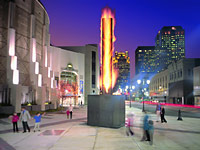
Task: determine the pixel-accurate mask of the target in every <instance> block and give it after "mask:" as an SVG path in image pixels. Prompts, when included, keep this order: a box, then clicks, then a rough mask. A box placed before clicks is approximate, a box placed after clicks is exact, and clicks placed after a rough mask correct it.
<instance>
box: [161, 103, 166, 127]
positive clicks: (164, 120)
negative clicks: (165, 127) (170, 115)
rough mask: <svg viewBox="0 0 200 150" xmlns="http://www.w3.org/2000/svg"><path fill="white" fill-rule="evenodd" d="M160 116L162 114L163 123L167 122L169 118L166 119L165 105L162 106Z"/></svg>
mask: <svg viewBox="0 0 200 150" xmlns="http://www.w3.org/2000/svg"><path fill="white" fill-rule="evenodd" d="M160 116H161V123H163V122H165V123H167V120H166V119H165V108H164V106H162V107H161V111H160Z"/></svg>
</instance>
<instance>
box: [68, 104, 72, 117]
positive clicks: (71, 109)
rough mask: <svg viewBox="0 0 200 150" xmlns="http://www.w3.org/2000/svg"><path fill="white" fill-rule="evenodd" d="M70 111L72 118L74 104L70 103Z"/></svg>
mask: <svg viewBox="0 0 200 150" xmlns="http://www.w3.org/2000/svg"><path fill="white" fill-rule="evenodd" d="M69 113H70V119H72V113H73V106H72V104H70V105H69Z"/></svg>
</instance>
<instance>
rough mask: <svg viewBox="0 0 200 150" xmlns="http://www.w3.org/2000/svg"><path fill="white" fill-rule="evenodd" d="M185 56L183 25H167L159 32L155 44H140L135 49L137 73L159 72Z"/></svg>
mask: <svg viewBox="0 0 200 150" xmlns="http://www.w3.org/2000/svg"><path fill="white" fill-rule="evenodd" d="M182 58H185V31H184V29H183V28H182V27H181V26H165V27H163V28H162V29H161V30H160V31H159V32H158V34H157V36H156V38H155V47H154V46H139V47H138V48H137V49H136V51H135V74H136V75H137V74H139V73H157V72H159V71H161V70H163V69H165V68H167V66H168V65H169V64H170V63H172V62H174V61H177V60H180V59H182Z"/></svg>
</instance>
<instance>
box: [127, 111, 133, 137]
mask: <svg viewBox="0 0 200 150" xmlns="http://www.w3.org/2000/svg"><path fill="white" fill-rule="evenodd" d="M133 117H134V115H133V114H128V115H127V122H126V135H127V136H129V133H130V134H131V136H133V135H134V132H133Z"/></svg>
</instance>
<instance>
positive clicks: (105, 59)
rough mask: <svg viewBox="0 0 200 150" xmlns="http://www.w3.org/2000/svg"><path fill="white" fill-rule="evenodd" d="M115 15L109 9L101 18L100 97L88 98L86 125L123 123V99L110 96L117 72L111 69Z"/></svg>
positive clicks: (103, 10)
mask: <svg viewBox="0 0 200 150" xmlns="http://www.w3.org/2000/svg"><path fill="white" fill-rule="evenodd" d="M114 27H115V14H114V13H113V11H112V10H111V9H110V8H109V7H105V8H103V9H102V16H101V78H100V89H101V90H102V95H89V96H88V125H94V126H103V127H111V128H118V127H121V126H124V123H125V101H124V100H125V97H124V96H119V95H112V94H113V93H112V90H113V88H114V85H115V82H116V79H117V71H116V70H115V69H114V67H113V61H112V56H113V52H114V42H115V39H116V38H115V36H114Z"/></svg>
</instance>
